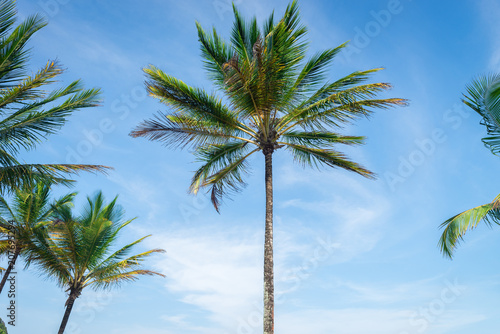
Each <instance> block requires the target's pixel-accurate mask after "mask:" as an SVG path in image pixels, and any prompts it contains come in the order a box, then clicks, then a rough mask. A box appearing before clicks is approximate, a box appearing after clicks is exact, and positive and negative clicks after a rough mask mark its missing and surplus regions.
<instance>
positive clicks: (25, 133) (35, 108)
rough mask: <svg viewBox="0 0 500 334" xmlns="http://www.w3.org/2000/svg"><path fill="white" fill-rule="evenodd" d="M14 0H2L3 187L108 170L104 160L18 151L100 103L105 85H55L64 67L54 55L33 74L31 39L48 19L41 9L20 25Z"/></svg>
mask: <svg viewBox="0 0 500 334" xmlns="http://www.w3.org/2000/svg"><path fill="white" fill-rule="evenodd" d="M15 22H16V9H15V1H14V0H1V1H0V114H1V116H0V192H2V193H3V192H5V191H8V192H10V191H12V190H13V189H15V188H18V187H19V186H20V185H21V184H22V183H25V182H31V181H32V179H33V178H35V179H45V180H47V179H48V180H50V181H52V182H60V183H68V182H69V180H66V179H65V178H63V176H65V175H66V174H67V173H75V172H78V171H82V170H87V171H103V170H104V169H105V168H107V167H104V166H96V165H78V164H76V165H75V164H24V163H21V162H19V161H18V160H17V158H16V156H17V154H18V153H19V152H20V151H21V150H30V149H33V148H34V147H35V146H36V145H37V144H39V143H40V142H41V141H42V140H43V139H45V138H46V137H47V136H48V135H50V134H53V133H55V132H57V130H59V129H60V128H61V127H62V126H63V125H64V124H65V123H66V120H67V118H68V116H70V115H71V114H72V113H73V112H75V111H76V110H78V109H82V108H89V107H94V106H97V105H98V104H99V101H100V100H99V94H100V93H99V89H84V87H83V86H82V83H81V82H80V81H79V80H77V81H74V82H72V83H70V84H69V85H68V86H66V87H63V88H59V89H55V90H52V91H49V90H48V89H47V88H46V86H47V85H49V84H51V83H53V82H55V79H56V77H58V76H59V75H61V74H62V73H63V69H62V68H61V66H60V65H59V64H58V63H57V62H56V61H49V62H47V64H46V65H45V67H43V68H42V69H40V70H39V71H38V72H37V73H35V74H33V75H28V60H29V58H30V54H29V49H28V48H27V44H28V42H29V41H30V38H31V37H32V36H33V34H34V33H35V32H37V31H38V30H40V29H41V28H43V27H44V26H45V25H46V24H47V22H46V21H45V20H44V19H43V18H42V17H40V16H39V15H33V16H29V17H28V18H26V19H25V20H24V21H23V22H21V23H20V24H19V25H17V26H15Z"/></svg>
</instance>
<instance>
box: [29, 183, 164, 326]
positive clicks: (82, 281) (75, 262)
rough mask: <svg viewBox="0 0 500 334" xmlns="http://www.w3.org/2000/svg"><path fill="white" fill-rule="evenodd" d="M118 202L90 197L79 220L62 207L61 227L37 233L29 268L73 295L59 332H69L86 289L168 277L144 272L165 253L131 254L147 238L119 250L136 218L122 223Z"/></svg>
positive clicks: (58, 212)
mask: <svg viewBox="0 0 500 334" xmlns="http://www.w3.org/2000/svg"><path fill="white" fill-rule="evenodd" d="M116 200H117V198H115V199H113V201H111V202H110V203H108V204H106V203H105V199H104V197H103V195H102V193H101V192H99V193H98V194H97V195H96V196H95V197H93V198H90V197H87V203H86V206H85V208H84V210H83V212H82V214H81V215H80V216H74V215H73V213H72V211H71V208H70V207H68V206H60V207H58V208H56V209H54V218H55V219H56V220H57V224H55V225H54V226H53V228H52V229H51V230H49V229H45V230H37V231H36V233H35V234H34V235H35V238H34V239H35V241H34V245H33V246H32V247H30V248H29V256H28V264H30V263H34V264H36V265H37V266H38V268H39V269H40V270H41V271H42V272H43V273H45V274H46V275H47V276H48V277H50V278H53V279H55V280H56V281H57V283H58V285H60V286H61V287H64V288H67V290H66V291H67V292H68V294H69V296H68V299H67V301H66V304H65V307H66V310H65V313H64V317H63V319H62V322H61V326H60V328H59V332H58V333H59V334H62V333H63V332H64V329H65V328H66V324H67V322H68V319H69V316H70V313H71V310H72V308H73V304H74V302H75V300H76V298H78V297H79V296H80V295H81V293H82V290H83V289H84V288H86V287H92V288H94V289H108V288H111V287H114V286H118V285H120V284H121V283H124V282H128V281H134V280H135V279H137V278H138V276H139V275H159V276H162V277H163V275H162V274H159V273H157V272H154V271H151V270H145V269H142V262H143V261H144V260H145V259H146V258H147V257H148V256H150V255H151V254H152V253H158V252H164V250H162V249H153V250H149V251H146V252H143V253H140V254H137V255H133V256H128V254H129V252H130V250H131V248H133V247H134V246H135V245H137V244H139V243H140V242H142V241H143V240H144V239H146V238H147V237H148V236H146V237H143V238H140V239H138V240H136V241H134V242H132V243H130V244H128V245H126V246H123V247H121V248H119V249H117V250H115V248H114V244H115V242H116V240H117V238H118V235H119V233H120V231H121V230H122V229H123V228H124V227H126V226H127V225H128V224H130V222H132V219H131V220H127V221H123V219H122V217H123V211H122V210H121V208H120V207H119V206H117V205H116Z"/></svg>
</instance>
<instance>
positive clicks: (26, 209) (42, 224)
mask: <svg viewBox="0 0 500 334" xmlns="http://www.w3.org/2000/svg"><path fill="white" fill-rule="evenodd" d="M29 185H31V184H29V183H27V184H25V185H23V188H22V189H16V191H15V193H14V196H13V198H12V204H11V205H9V204H8V202H7V200H6V199H5V198H3V197H0V232H1V233H2V234H3V236H4V239H2V240H0V254H5V255H7V257H8V259H9V263H8V267H7V269H6V270H5V273H4V275H3V278H2V281H1V282H0V293H2V290H3V288H4V286H5V282H6V281H7V278H8V277H9V275H10V272H11V271H12V269H13V268H14V266H15V264H16V261H17V258H18V257H19V255H21V256H23V255H25V253H26V251H27V249H28V248H29V247H30V245H31V243H32V238H33V234H34V233H36V231H37V230H39V229H44V228H46V227H47V224H49V223H50V222H51V221H50V219H51V215H52V213H53V212H54V209H57V208H59V207H61V206H64V205H70V204H71V203H72V200H73V197H74V196H75V193H71V194H67V195H65V196H63V197H61V198H59V199H58V200H56V201H54V202H52V203H50V202H49V201H50V184H48V183H43V182H38V183H36V184H35V185H33V187H29Z"/></svg>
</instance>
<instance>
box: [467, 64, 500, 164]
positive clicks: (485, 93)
mask: <svg viewBox="0 0 500 334" xmlns="http://www.w3.org/2000/svg"><path fill="white" fill-rule="evenodd" d="M463 102H464V103H465V104H466V105H467V106H469V107H470V108H471V109H473V110H474V111H475V112H477V113H478V114H479V115H481V117H483V120H482V122H481V124H483V125H485V126H486V131H487V133H488V136H486V137H484V138H483V143H484V144H485V146H486V147H487V148H488V149H490V150H491V152H492V153H493V154H495V155H498V154H499V153H500V74H491V75H487V76H482V77H478V78H477V79H475V80H474V81H473V82H472V83H471V84H469V85H468V86H467V94H465V95H464V99H463Z"/></svg>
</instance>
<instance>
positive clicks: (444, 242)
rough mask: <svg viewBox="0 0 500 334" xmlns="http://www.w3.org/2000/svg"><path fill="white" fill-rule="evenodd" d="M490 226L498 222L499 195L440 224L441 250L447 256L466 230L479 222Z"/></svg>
mask: <svg viewBox="0 0 500 334" xmlns="http://www.w3.org/2000/svg"><path fill="white" fill-rule="evenodd" d="M481 221H482V222H484V223H485V224H486V225H488V226H491V225H493V224H497V225H498V224H500V195H498V196H497V197H495V199H494V200H493V201H492V202H491V203H488V204H484V205H480V206H477V207H475V208H472V209H469V210H467V211H464V212H462V213H459V214H458V215H456V216H454V217H451V218H450V219H448V220H446V221H445V222H444V223H442V224H441V228H443V229H444V231H443V234H442V235H441V238H440V240H439V247H440V249H441V252H442V253H443V254H444V255H446V256H447V257H449V258H452V257H453V251H454V250H455V249H456V247H457V246H458V244H459V243H460V241H462V240H463V237H464V235H465V233H466V232H467V231H470V230H472V229H474V228H476V227H477V225H478V224H479V223H480V222H481Z"/></svg>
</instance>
